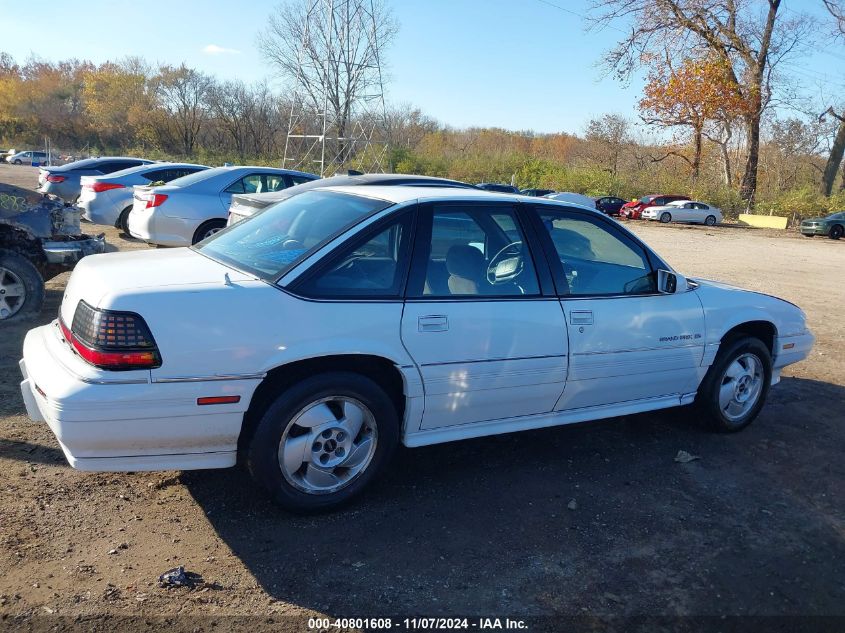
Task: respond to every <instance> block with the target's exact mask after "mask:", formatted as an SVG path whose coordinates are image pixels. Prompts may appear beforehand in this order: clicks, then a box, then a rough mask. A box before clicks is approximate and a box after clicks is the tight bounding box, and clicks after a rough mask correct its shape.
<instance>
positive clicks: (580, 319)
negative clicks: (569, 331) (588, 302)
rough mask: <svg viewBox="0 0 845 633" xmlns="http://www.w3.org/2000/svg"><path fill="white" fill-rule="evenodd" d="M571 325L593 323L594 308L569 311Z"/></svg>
mask: <svg viewBox="0 0 845 633" xmlns="http://www.w3.org/2000/svg"><path fill="white" fill-rule="evenodd" d="M569 324H570V325H592V324H593V311H592V310H570V312H569Z"/></svg>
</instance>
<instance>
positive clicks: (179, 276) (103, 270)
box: [60, 248, 255, 325]
mask: <svg viewBox="0 0 845 633" xmlns="http://www.w3.org/2000/svg"><path fill="white" fill-rule="evenodd" d="M253 279H255V277H254V276H252V275H248V274H246V273H244V272H241V271H238V270H235V269H234V268H229V267H228V266H225V265H223V264H221V263H219V262H216V261H214V260H212V259H209V258H208V257H205V256H204V255H200V254H199V253H197V252H195V251H192V250H190V249H187V248H174V249H168V250H146V251H129V252H125V253H106V254H104V255H91V256H89V257H85V258H83V259H82V260H81V261H80V262H79V264H77V265H76V268H75V269H74V271H73V274H72V275H71V277H70V281H69V282H68V284H67V289H66V290H65V294H64V297H63V298H62V306H61V308H60V314H61V317H62V319H63V320H64V322H65V323H67V324H68V325H69V324H71V323H72V322H73V314H74V312H75V311H76V306H77V304H78V303H79V301H80V300H84V301H85V303H87V304H88V305H90V306H91V307H94V308H98V307H108V306H104V305H102V304H103V300H104V299H105V298H106V297H113V296H115V295H119V294H122V293H127V292H131V291H132V290H137V289H140V288H150V287H157V288H162V290H163V291H164V290H165V289H173V288H174V287H184V286H192V285H199V284H209V283H219V284H221V285H222V284H225V283H227V280H228V282H231V283H237V282H241V281H249V280H253Z"/></svg>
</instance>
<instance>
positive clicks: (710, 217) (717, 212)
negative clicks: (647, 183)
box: [641, 200, 722, 226]
mask: <svg viewBox="0 0 845 633" xmlns="http://www.w3.org/2000/svg"><path fill="white" fill-rule="evenodd" d="M641 217H642V219H643V220H657V221H658V222H661V223H663V224H669V222H686V223H689V224H705V225H707V226H715V225H717V224H721V223H722V211H721V209H718V208H716V207H714V206H712V205H709V204H707V203H706V202H698V201H696V200H675V201H674V202H669V203H667V204H664V205H663V206H659V207H657V206H652V207H646V208H645V209H644V210H643V211H642V214H641Z"/></svg>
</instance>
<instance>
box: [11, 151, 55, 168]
mask: <svg viewBox="0 0 845 633" xmlns="http://www.w3.org/2000/svg"><path fill="white" fill-rule="evenodd" d="M51 160H52V157H51V156H50V155H49V154H48V153H47V152H39V151H26V152H15V153H14V154H9V155H8V156H7V157H6V162H7V163H11V164H12V165H32V164H33V163H35V164H36V165H47V164H49V163H50V162H51Z"/></svg>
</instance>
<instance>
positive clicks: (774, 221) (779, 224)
mask: <svg viewBox="0 0 845 633" xmlns="http://www.w3.org/2000/svg"><path fill="white" fill-rule="evenodd" d="M788 221H789V218H783V217H781V216H779V215H752V214H750V213H740V214H739V223H740V224H744V225H745V226H756V227H758V228H763V229H785V228H786V224H787V222H788Z"/></svg>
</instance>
